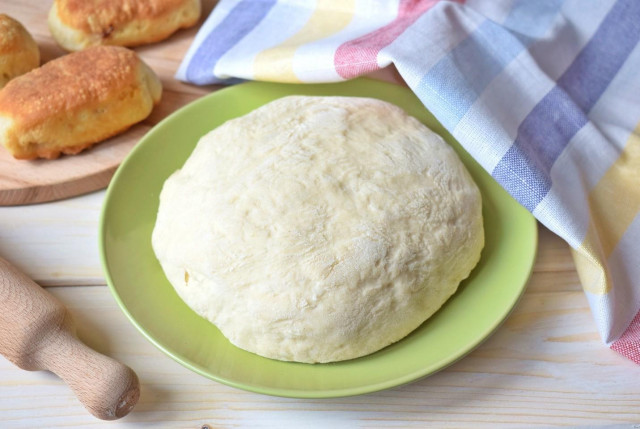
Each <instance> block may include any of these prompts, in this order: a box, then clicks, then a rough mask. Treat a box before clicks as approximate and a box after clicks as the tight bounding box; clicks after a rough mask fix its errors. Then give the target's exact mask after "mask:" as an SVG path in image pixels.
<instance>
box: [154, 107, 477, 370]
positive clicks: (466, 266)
mask: <svg viewBox="0 0 640 429" xmlns="http://www.w3.org/2000/svg"><path fill="white" fill-rule="evenodd" d="M176 143H179V142H176ZM481 208H482V202H481V197H480V193H479V191H478V188H477V187H476V185H475V183H474V182H473V181H472V179H471V177H470V175H469V173H468V172H467V171H466V169H465V167H464V166H463V164H462V163H461V161H460V160H459V159H458V157H457V155H456V154H455V153H454V151H453V150H452V149H451V148H450V147H449V146H448V145H447V144H446V143H444V141H443V140H442V138H440V137H439V136H438V135H436V134H435V133H433V132H432V131H430V130H429V129H428V128H426V127H425V126H424V125H422V124H421V123H420V122H418V121H417V120H416V119H414V118H412V117H410V116H408V115H406V114H405V113H404V112H403V111H402V110H401V109H399V108H398V107H396V106H393V105H391V104H389V103H386V102H382V101H379V100H374V99H368V98H348V97H304V96H292V97H285V98H282V99H279V100H276V101H274V102H272V103H269V104H267V105H265V106H263V107H261V108H259V109H257V110H255V111H253V112H251V113H249V114H247V115H246V116H243V117H240V118H237V119H234V120H231V121H228V122H226V123H225V124H223V125H222V126H220V127H218V128H217V129H215V130H213V131H212V132H210V133H209V134H207V135H206V136H204V137H203V138H202V139H201V140H200V142H199V143H198V145H197V147H196V149H195V150H194V152H193V154H192V155H191V157H190V158H189V159H188V160H187V162H186V163H185V165H184V167H183V168H182V169H181V170H179V171H177V172H176V173H174V174H173V175H172V176H171V177H170V178H169V179H168V180H167V181H166V183H165V184H164V188H163V190H162V194H161V196H160V207H159V211H158V217H157V222H156V225H155V229H154V231H153V239H152V241H153V248H154V250H155V253H156V255H157V257H158V260H159V261H160V263H161V265H162V268H163V269H164V272H165V274H166V276H167V278H168V279H169V281H170V282H171V283H172V284H173V286H174V287H175V289H176V291H177V292H178V294H179V295H180V297H181V298H182V299H183V300H184V301H185V302H186V303H187V305H189V306H190V307H191V308H192V309H193V310H194V311H195V312H196V313H198V314H199V315H201V316H202V317H204V318H206V319H208V320H210V321H211V322H212V323H214V324H215V325H216V326H217V327H218V328H219V329H220V331H222V333H223V334H224V335H225V336H226V337H227V338H228V339H229V340H230V341H231V342H232V343H233V344H235V345H236V346H238V347H240V348H243V349H245V350H249V351H251V352H254V353H257V354H259V355H262V356H266V357H269V358H274V359H280V360H286V361H298V362H310V363H311V362H330V361H339V360H345V359H351V358H356V357H359V356H363V355H367V354H370V353H373V352H375V351H377V350H379V349H381V348H383V347H385V346H387V345H389V344H391V343H394V342H396V341H398V340H400V339H402V338H403V337H404V336H406V335H407V334H409V333H410V332H411V331H413V330H414V329H416V328H417V327H418V326H419V325H420V324H422V323H423V322H424V321H425V320H426V319H427V318H429V317H430V316H431V315H432V314H433V313H434V312H435V311H436V310H438V309H439V308H440V307H441V306H442V304H443V303H444V302H445V301H446V300H447V299H448V298H449V297H450V296H451V295H452V294H453V293H454V292H455V291H456V289H457V287H458V284H459V283H460V281H461V280H463V279H465V278H466V277H467V276H468V275H469V273H470V272H471V270H472V269H473V267H474V266H475V265H476V264H477V262H478V260H479V258H480V252H481V249H482V247H483V245H484V232H483V226H482V213H481ZM434 347H437V345H434Z"/></svg>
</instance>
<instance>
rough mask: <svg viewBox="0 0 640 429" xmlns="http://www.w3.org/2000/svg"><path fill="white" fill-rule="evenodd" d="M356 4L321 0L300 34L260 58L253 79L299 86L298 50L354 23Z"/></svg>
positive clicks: (255, 62)
mask: <svg viewBox="0 0 640 429" xmlns="http://www.w3.org/2000/svg"><path fill="white" fill-rule="evenodd" d="M355 3H356V2H355V0H318V1H317V3H316V9H315V11H314V12H313V14H312V15H311V17H310V18H309V20H308V21H307V23H306V24H305V26H304V27H302V28H301V29H300V31H298V32H297V33H296V34H294V35H293V36H291V37H290V38H289V39H287V40H285V41H284V42H282V43H281V44H280V45H278V46H275V47H273V48H270V49H267V50H264V51H262V52H260V53H259V54H258V55H256V58H255V60H254V62H253V78H254V79H256V80H271V81H277V82H290V83H299V82H300V79H298V77H297V76H296V74H295V73H294V71H293V57H294V56H295V53H296V50H297V49H298V48H299V47H300V46H302V45H304V44H306V43H309V42H312V41H314V40H319V39H323V38H325V37H328V36H330V35H332V34H335V33H337V32H338V31H340V30H342V29H343V28H344V27H346V26H347V25H348V24H349V22H351V20H352V18H353V15H354V12H355Z"/></svg>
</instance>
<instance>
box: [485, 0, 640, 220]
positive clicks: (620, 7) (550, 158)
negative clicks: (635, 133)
mask: <svg viewBox="0 0 640 429" xmlns="http://www.w3.org/2000/svg"><path fill="white" fill-rule="evenodd" d="M638 40H640V1H638V0H619V1H618V2H617V3H616V4H615V5H614V6H613V8H612V9H611V11H610V12H609V13H608V14H607V16H606V17H605V19H604V20H603V21H602V23H601V24H600V27H599V28H598V30H597V31H596V32H595V34H594V35H593V37H592V38H591V40H589V42H588V43H587V45H586V46H585V47H584V48H583V49H582V51H581V52H580V53H579V54H578V56H577V57H576V59H575V60H574V61H573V63H572V64H571V65H570V66H569V68H568V69H567V70H566V71H565V73H564V74H563V75H562V76H561V77H560V79H559V80H558V82H557V84H556V86H555V87H554V88H553V89H552V90H551V91H550V92H549V93H548V94H547V95H546V96H545V97H544V98H543V99H542V100H541V101H540V102H539V103H538V104H537V105H536V106H535V107H534V108H533V110H532V111H531V113H529V115H528V116H527V117H526V118H525V120H524V121H523V122H522V123H521V124H520V127H519V128H518V134H517V137H516V140H515V142H514V144H513V145H512V146H511V148H510V149H509V150H508V151H507V153H506V154H505V155H504V157H503V158H502V159H501V160H500V162H499V163H498V164H497V165H496V167H495V168H494V170H493V172H492V176H493V177H494V178H495V179H496V180H497V181H498V182H499V183H500V184H501V185H502V186H503V187H504V188H505V189H507V191H509V193H510V194H511V195H513V197H514V198H516V199H517V200H518V201H519V202H520V203H521V204H522V205H523V206H525V207H526V208H527V209H528V210H530V211H533V210H534V209H535V208H536V206H537V205H538V204H539V203H540V201H542V199H543V198H544V197H545V196H546V195H547V193H548V192H549V190H550V189H551V177H550V171H551V167H552V166H553V163H554V162H555V161H556V159H558V156H559V155H560V153H561V152H562V151H563V150H564V148H565V147H566V145H567V144H568V143H569V141H570V140H571V138H572V137H573V136H574V135H575V134H576V133H577V132H578V131H579V130H580V129H581V128H582V127H583V126H585V125H586V124H587V122H588V118H587V114H588V112H589V111H590V110H591V108H593V106H594V105H595V104H596V102H597V101H598V99H599V98H600V96H601V95H602V94H603V93H604V91H605V90H606V89H607V87H608V86H609V84H610V83H611V81H612V80H613V78H614V77H615V76H616V74H617V73H618V70H619V69H620V67H621V66H622V64H623V63H624V62H625V60H626V59H627V58H628V56H629V54H630V53H631V51H632V50H633V48H634V47H635V46H636V44H637V43H638Z"/></svg>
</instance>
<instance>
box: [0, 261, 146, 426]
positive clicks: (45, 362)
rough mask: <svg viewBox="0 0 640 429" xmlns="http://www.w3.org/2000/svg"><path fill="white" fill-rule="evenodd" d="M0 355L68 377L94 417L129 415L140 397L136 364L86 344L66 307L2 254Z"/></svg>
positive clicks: (18, 362)
mask: <svg viewBox="0 0 640 429" xmlns="http://www.w3.org/2000/svg"><path fill="white" fill-rule="evenodd" d="M0 354H2V355H3V356H4V357H6V358H7V359H8V360H10V361H11V362H13V363H14V364H16V365H17V366H19V367H20V368H22V369H26V370H28V371H37V370H49V371H51V372H53V373H54V374H56V375H58V376H59V377H60V378H62V379H63V380H64V381H65V382H66V383H67V384H68V385H69V386H70V387H71V389H72V390H73V392H74V393H75V394H76V396H77V397H78V399H79V400H80V402H82V404H83V405H84V406H85V407H86V408H87V409H88V410H89V411H90V412H91V414H93V415H94V416H96V417H98V418H100V419H103V420H115V419H118V418H120V417H123V416H125V415H126V414H128V413H129V411H131V409H132V408H133V407H134V405H135V404H136V402H137V401H138V398H139V397H140V386H139V383H138V377H137V376H136V374H135V372H133V371H132V370H131V368H129V367H127V366H125V365H123V364H121V363H120V362H117V361H115V360H113V359H111V358H109V357H107V356H104V355H102V354H100V353H98V352H96V351H94V350H92V349H90V348H89V347H87V346H86V345H85V344H84V343H82V342H81V341H80V340H79V339H78V338H77V337H76V333H75V327H74V325H73V322H72V320H71V317H70V315H69V312H68V311H67V309H66V308H65V307H64V305H63V304H62V303H61V302H60V301H59V300H58V299H57V298H56V297H55V296H53V295H52V294H50V293H49V292H47V291H45V290H44V289H43V288H41V287H40V286H38V285H37V284H36V283H35V282H34V281H33V280H31V279H30V278H29V277H27V276H26V275H25V274H23V273H22V272H20V271H19V270H18V269H16V268H15V267H14V266H13V265H11V264H9V263H8V262H7V261H5V260H4V259H2V258H0Z"/></svg>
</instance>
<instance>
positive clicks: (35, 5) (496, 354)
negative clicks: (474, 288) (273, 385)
mask: <svg viewBox="0 0 640 429" xmlns="http://www.w3.org/2000/svg"><path fill="white" fill-rule="evenodd" d="M213 3H214V2H213V1H212V0H204V1H203V4H204V9H205V13H208V11H210V10H211V8H212V7H213ZM0 6H1V7H2V8H0V12H7V13H10V14H11V15H12V16H14V17H15V18H18V19H19V20H21V21H22V22H23V23H24V24H25V25H26V26H27V28H29V30H30V31H32V33H33V34H34V37H35V38H36V40H37V42H38V44H39V45H40V48H41V50H42V52H43V56H44V59H45V60H48V59H51V58H53V57H55V56H58V55H60V54H61V50H60V48H59V47H57V46H56V45H55V42H54V41H53V40H52V39H51V38H50V35H49V34H48V30H47V28H46V13H47V10H48V8H49V6H50V1H45V2H41V1H37V0H0ZM195 31H196V29H195V28H194V29H191V30H187V31H183V32H181V33H179V34H177V35H176V36H174V37H173V38H171V39H170V40H168V41H166V42H162V43H160V44H156V45H153V46H151V47H144V48H141V49H139V50H138V52H139V53H140V55H141V56H142V57H143V58H144V59H145V61H147V62H148V63H149V64H150V65H151V66H152V68H153V69H154V70H155V71H156V73H158V74H159V75H160V76H161V79H162V81H163V85H164V87H165V94H164V97H165V100H167V101H168V103H167V102H165V103H164V104H163V105H161V106H159V108H158V109H156V111H154V113H153V115H152V121H154V122H156V121H158V120H160V119H161V118H162V117H164V116H166V115H167V114H169V113H171V111H172V110H173V109H172V108H169V107H170V106H172V105H173V106H177V105H181V104H184V103H185V102H187V101H190V100H192V99H195V98H197V97H199V96H201V95H203V94H206V93H208V92H209V91H211V90H212V89H214V88H212V87H208V88H196V87H193V86H189V85H185V84H181V83H179V82H177V81H175V80H174V79H173V78H172V76H173V74H174V72H175V70H176V68H177V65H178V62H179V61H180V59H181V58H182V56H183V55H184V52H185V51H186V49H187V48H188V46H189V44H190V42H191V40H192V38H193V36H194V34H195ZM382 77H383V78H385V79H390V80H395V77H394V76H393V75H386V76H382ZM167 106H169V107H167ZM103 199H104V191H101V192H96V193H93V194H89V195H85V196H81V197H76V198H72V199H68V200H64V201H59V202H54V203H46V204H41V205H34V206H20V207H0V255H1V256H2V257H4V258H5V259H7V260H9V261H10V262H12V263H14V264H15V265H16V266H18V267H19V268H20V269H22V270H23V271H24V272H26V273H27V274H28V275H30V276H31V277H32V278H33V279H35V280H36V281H37V282H38V283H40V284H41V285H43V286H47V287H48V289H49V290H50V291H51V292H52V293H53V294H55V295H56V296H58V297H59V298H60V299H61V300H62V301H63V302H64V303H65V304H66V305H67V306H68V307H69V309H70V311H71V313H72V314H73V316H74V318H75V320H76V324H77V325H78V328H79V329H78V330H79V336H80V337H81V339H83V340H84V341H85V342H86V343H87V344H89V345H90V346H91V347H93V348H95V349H96V350H98V351H100V352H102V353H105V354H108V355H110V356H113V357H115V358H116V359H119V360H121V361H122V362H124V363H126V364H127V365H129V366H131V367H132V368H133V369H134V370H135V371H136V372H137V374H138V376H139V378H140V381H141V384H142V396H141V399H140V402H139V403H138V405H137V407H136V408H135V409H134V410H133V412H132V413H131V414H130V415H128V416H127V417H125V418H123V419H122V420H119V421H117V422H109V423H106V422H101V421H98V420H96V419H95V418H93V417H92V416H91V415H89V414H88V413H87V412H86V411H85V410H84V408H83V407H82V406H81V405H80V404H79V403H78V402H77V400H76V399H75V397H74V396H73V395H72V393H71V391H70V390H69V389H68V388H67V387H66V386H65V385H64V384H63V383H62V382H61V381H60V380H59V379H58V378H57V377H55V376H53V375H52V374H48V373H45V372H35V373H33V372H25V371H21V370H19V369H17V368H16V367H14V366H13V365H12V364H10V363H9V362H8V361H6V360H5V359H4V358H2V357H0V429H4V428H14V427H28V428H51V427H62V426H81V427H93V426H103V425H109V426H110V427H138V426H147V427H154V428H155V427H157V428H173V427H176V428H200V427H202V425H204V424H208V425H209V426H210V427H216V428H232V427H240V428H254V427H273V428H332V429H337V428H353V427H363V428H368V427H416V428H417V427H419V428H422V427H436V428H444V427H473V428H478V427H487V428H496V427H509V428H511V427H549V426H556V425H563V426H573V427H576V426H578V427H579V426H588V425H621V427H625V428H632V427H635V428H638V427H640V425H639V424H640V366H637V365H634V364H633V363H631V362H630V361H628V360H626V359H625V358H623V357H621V356H619V355H618V354H616V353H615V352H613V351H611V350H609V349H608V348H606V347H605V346H604V345H603V344H602V343H601V342H600V339H599V337H598V334H597V332H596V326H595V324H594V322H593V319H592V318H591V314H590V312H589V307H588V304H587V300H586V298H585V296H584V295H583V293H582V291H581V289H580V285H579V281H578V276H577V274H576V271H575V268H574V265H573V262H572V260H571V255H570V252H569V249H568V247H567V245H566V244H565V243H564V242H562V241H561V240H560V239H559V238H557V237H555V236H554V235H553V234H551V233H550V232H549V231H547V230H546V229H544V228H543V227H541V228H540V243H539V252H538V259H537V262H536V265H535V269H534V273H533V276H532V278H531V280H530V282H529V285H528V287H527V290H526V293H525V294H524V296H523V298H522V299H521V301H520V302H519V303H518V305H517V307H516V308H515V310H514V312H513V313H512V314H511V316H510V317H509V318H508V320H507V321H506V323H504V324H503V325H502V326H501V327H500V328H499V330H498V331H497V332H496V333H495V334H494V335H493V336H492V337H490V338H489V339H488V340H487V341H486V342H485V343H484V344H483V345H481V346H480V347H479V348H478V349H476V350H475V351H474V352H472V353H471V354H470V355H468V356H467V357H465V358H464V359H462V360H461V361H459V362H458V363H456V364H454V365H452V366H450V367H449V368H447V369H445V370H443V371H441V372H440V373H437V374H435V375H433V376H431V377H429V378H426V379H423V380H420V381H417V382H415V383H413V384H410V385H407V386H403V387H399V388H395V389H392V390H388V391H384V392H378V393H374V394H370V395H365V396H359V397H350V398H342V399H329V400H298V399H286V398H277V397H270V396H264V395H259V394H255V393H249V392H244V391H241V390H237V389H234V388H231V387H227V386H224V385H222V384H218V383H216V382H213V381H210V380H208V379H206V378H204V377H201V376H199V375H197V374H195V373H192V372H190V371H189V370H187V369H186V368H184V367H182V366H180V365H179V364H178V363H176V362H174V361H173V360H171V359H170V358H168V357H166V356H165V355H164V354H162V353H161V352H160V351H159V350H157V349H156V348H155V347H154V346H152V345H151V344H150V343H149V342H148V341H147V340H146V339H145V338H144V337H143V336H142V335H141V334H140V333H139V332H138V331H137V330H136V329H135V328H134V327H133V325H131V324H130V323H129V322H128V320H127V319H126V318H125V316H124V314H123V313H122V312H121V311H120V309H119V308H118V307H117V305H116V302H115V300H114V299H113V298H112V297H111V295H110V293H109V290H108V288H107V287H106V286H105V280H104V277H103V275H102V272H101V268H100V264H99V258H98V244H97V232H98V218H99V211H100V207H101V204H102V201H103ZM1 306H2V304H1V303H0V311H1Z"/></svg>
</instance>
